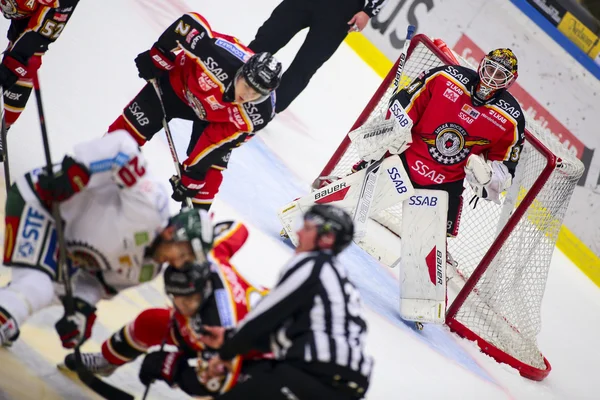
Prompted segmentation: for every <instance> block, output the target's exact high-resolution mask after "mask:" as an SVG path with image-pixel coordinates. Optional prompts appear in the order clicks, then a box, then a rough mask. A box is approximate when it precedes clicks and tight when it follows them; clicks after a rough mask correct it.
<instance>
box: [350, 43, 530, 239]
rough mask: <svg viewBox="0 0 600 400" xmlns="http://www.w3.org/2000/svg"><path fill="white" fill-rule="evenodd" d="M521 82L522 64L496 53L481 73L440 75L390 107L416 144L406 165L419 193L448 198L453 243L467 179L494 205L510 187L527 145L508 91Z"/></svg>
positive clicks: (457, 69)
mask: <svg viewBox="0 0 600 400" xmlns="http://www.w3.org/2000/svg"><path fill="white" fill-rule="evenodd" d="M516 79H517V58H516V56H515V55H514V53H513V52H512V51H511V50H510V49H496V50H493V51H491V52H489V53H488V54H487V55H486V56H485V57H484V58H483V59H482V60H481V62H480V64H479V68H478V71H474V70H472V69H470V68H467V67H463V66H459V65H448V66H443V67H439V68H434V69H431V70H429V71H425V72H423V73H421V74H420V75H419V76H418V78H417V79H415V80H414V81H412V82H411V83H410V84H409V85H408V86H407V87H405V88H403V89H402V90H400V91H398V92H397V93H396V94H395V95H394V96H393V97H392V99H391V100H390V105H389V113H390V114H391V115H392V116H393V117H395V118H396V119H397V120H398V121H399V122H400V124H401V125H402V126H405V130H406V134H407V135H410V136H411V137H412V144H411V145H410V147H408V148H407V149H406V150H405V151H404V152H402V153H401V154H400V158H401V159H402V162H403V164H404V168H405V169H406V171H407V173H408V175H409V177H410V180H411V182H412V184H413V186H414V187H415V188H421V189H437V190H444V191H446V192H448V195H449V198H448V225H447V227H448V229H447V233H448V236H451V237H454V236H456V235H457V233H458V225H459V221H460V213H461V209H462V196H461V194H462V192H463V180H464V179H466V180H467V181H468V182H469V184H470V185H471V186H472V187H473V190H474V191H475V193H476V194H477V195H478V196H479V197H480V198H484V199H486V200H491V201H496V202H498V201H499V196H500V193H502V192H503V191H504V190H506V189H508V188H509V187H510V185H511V182H512V178H513V177H514V173H515V168H516V166H517V163H518V161H519V157H520V155H521V150H522V148H523V142H524V138H525V116H524V115H523V111H522V110H521V106H520V105H519V103H518V102H517V101H516V100H515V98H514V97H513V96H512V95H511V94H510V93H509V92H508V91H507V89H508V88H509V87H510V85H512V84H513V83H514V81H515V80H516ZM406 121H409V123H408V124H407V122H406ZM366 165H367V163H366V162H365V161H360V162H359V163H357V164H356V165H355V166H354V167H353V170H355V171H356V170H359V169H362V168H364V167H365V166H366Z"/></svg>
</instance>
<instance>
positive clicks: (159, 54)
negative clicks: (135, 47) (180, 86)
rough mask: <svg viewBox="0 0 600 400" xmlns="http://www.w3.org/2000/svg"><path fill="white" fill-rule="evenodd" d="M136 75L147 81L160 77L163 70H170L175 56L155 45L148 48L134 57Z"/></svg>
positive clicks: (173, 64)
mask: <svg viewBox="0 0 600 400" xmlns="http://www.w3.org/2000/svg"><path fill="white" fill-rule="evenodd" d="M135 65H136V66H137V69H138V76H139V77H140V78H142V79H145V80H147V81H149V80H150V79H155V78H160V77H161V76H162V74H163V73H164V72H165V71H170V70H172V69H173V67H174V66H175V57H174V56H173V54H171V53H170V52H167V51H163V50H162V49H160V48H159V47H157V46H156V45H154V46H152V48H151V49H150V50H147V51H145V52H143V53H140V54H138V56H137V57H136V58H135Z"/></svg>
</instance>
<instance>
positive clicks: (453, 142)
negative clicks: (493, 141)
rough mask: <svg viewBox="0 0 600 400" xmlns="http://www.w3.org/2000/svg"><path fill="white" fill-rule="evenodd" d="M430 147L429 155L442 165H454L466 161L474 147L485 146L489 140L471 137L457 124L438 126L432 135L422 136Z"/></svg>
mask: <svg viewBox="0 0 600 400" xmlns="http://www.w3.org/2000/svg"><path fill="white" fill-rule="evenodd" d="M421 138H422V139H423V141H424V142H425V143H427V145H428V146H429V154H431V157H432V158H433V159H434V160H435V161H437V162H438V163H440V164H444V165H454V164H458V163H460V162H461V161H463V160H465V159H466V158H467V157H468V156H469V154H470V153H471V148H472V147H473V146H485V145H487V144H489V143H490V141H489V140H487V139H485V138H482V137H472V136H469V135H468V133H467V131H466V130H465V129H464V128H463V127H462V126H460V125H458V124H455V123H452V122H450V123H446V124H442V125H440V126H438V127H437V128H436V129H435V131H434V133H433V134H432V135H421Z"/></svg>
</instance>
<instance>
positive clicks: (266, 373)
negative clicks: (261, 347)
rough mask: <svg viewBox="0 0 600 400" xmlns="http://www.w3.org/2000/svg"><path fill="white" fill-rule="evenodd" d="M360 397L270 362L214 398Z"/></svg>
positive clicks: (295, 399)
mask: <svg viewBox="0 0 600 400" xmlns="http://www.w3.org/2000/svg"><path fill="white" fill-rule="evenodd" d="M359 398H361V395H360V394H358V393H356V392H355V391H354V390H352V389H350V388H348V387H343V385H340V387H338V388H335V387H333V386H332V385H327V384H325V383H323V382H322V381H321V380H319V379H317V378H316V377H314V376H312V375H310V374H308V373H306V372H304V371H303V370H301V369H299V368H296V367H293V366H291V365H289V364H287V363H285V362H274V363H273V365H272V368H269V369H267V370H263V371H261V372H257V373H255V374H252V377H251V378H249V379H248V380H247V381H245V382H243V383H238V384H237V385H236V386H234V387H233V389H231V390H230V391H229V392H227V393H225V394H223V395H221V396H219V397H218V399H223V400H237V399H240V400H242V399H243V400H247V399H269V400H290V399H293V400H319V399H323V400H325V399H326V400H355V399H359Z"/></svg>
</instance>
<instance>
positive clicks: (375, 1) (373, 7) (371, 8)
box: [363, 0, 387, 18]
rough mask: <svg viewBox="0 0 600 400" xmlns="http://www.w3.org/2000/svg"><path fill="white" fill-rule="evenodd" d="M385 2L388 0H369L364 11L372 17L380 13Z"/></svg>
mask: <svg viewBox="0 0 600 400" xmlns="http://www.w3.org/2000/svg"><path fill="white" fill-rule="evenodd" d="M385 3H387V0H367V3H366V4H365V8H364V9H363V11H364V12H366V13H367V15H368V16H369V17H371V18H372V17H374V16H376V15H377V14H379V11H381V9H382V8H383V6H384V5H385Z"/></svg>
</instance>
